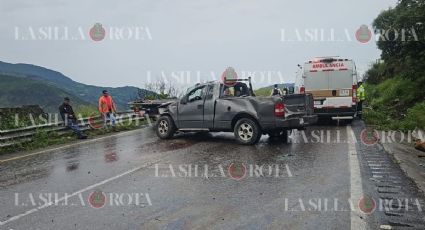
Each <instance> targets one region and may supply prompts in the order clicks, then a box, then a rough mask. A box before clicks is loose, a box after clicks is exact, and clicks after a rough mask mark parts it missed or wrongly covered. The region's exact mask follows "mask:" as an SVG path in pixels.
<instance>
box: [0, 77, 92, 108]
mask: <svg viewBox="0 0 425 230" xmlns="http://www.w3.org/2000/svg"><path fill="white" fill-rule="evenodd" d="M0 81H1V84H0V107H15V106H21V105H40V106H41V107H42V108H43V110H44V111H45V112H50V113H57V112H58V107H59V105H60V104H61V103H62V101H63V98H64V97H70V98H72V104H73V105H74V106H75V107H78V106H80V105H90V104H89V103H88V102H86V101H83V100H81V99H80V98H78V97H76V96H75V95H73V94H70V93H68V92H66V91H64V90H62V89H59V88H57V87H56V86H54V85H51V84H47V83H46V82H43V81H39V80H35V79H32V78H29V77H26V76H18V75H5V74H0Z"/></svg>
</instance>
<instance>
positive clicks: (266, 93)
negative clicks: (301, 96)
mask: <svg viewBox="0 0 425 230" xmlns="http://www.w3.org/2000/svg"><path fill="white" fill-rule="evenodd" d="M278 86H279V88H280V89H281V90H283V88H288V89H289V88H290V87H294V84H293V83H286V84H278ZM273 88H274V85H271V86H267V87H263V88H259V89H256V90H254V92H255V95H257V96H263V97H267V96H270V94H271V92H272V89H273Z"/></svg>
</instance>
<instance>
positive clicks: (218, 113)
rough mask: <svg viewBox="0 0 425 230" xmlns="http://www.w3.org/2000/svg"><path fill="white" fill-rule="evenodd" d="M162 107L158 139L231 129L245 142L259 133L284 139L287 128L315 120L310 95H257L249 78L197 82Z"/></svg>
mask: <svg viewBox="0 0 425 230" xmlns="http://www.w3.org/2000/svg"><path fill="white" fill-rule="evenodd" d="M247 81H249V87H248V85H247V84H245V83H244V82H247ZM161 107H162V109H160V111H161V112H160V115H159V117H158V119H157V122H156V125H155V130H156V133H157V135H158V137H160V138H161V139H169V138H172V137H173V135H174V134H175V133H176V132H233V133H234V135H235V137H236V139H237V140H238V142H239V143H241V144H245V145H252V144H255V143H257V142H258V141H259V140H260V138H261V135H262V134H268V135H270V137H271V138H280V139H281V140H282V141H284V142H286V141H287V139H288V131H289V130H292V129H304V127H305V126H308V125H311V124H314V123H316V122H317V116H316V115H314V114H313V97H312V95H310V94H292V95H286V96H273V97H256V96H255V95H254V92H253V90H252V85H251V81H250V79H238V80H237V81H235V82H234V83H232V84H231V85H229V84H224V83H222V82H208V83H203V84H197V85H195V86H194V87H191V88H189V89H188V90H187V93H186V94H185V95H184V96H183V97H182V98H181V99H180V100H178V101H174V102H170V103H168V104H165V105H162V106H161Z"/></svg>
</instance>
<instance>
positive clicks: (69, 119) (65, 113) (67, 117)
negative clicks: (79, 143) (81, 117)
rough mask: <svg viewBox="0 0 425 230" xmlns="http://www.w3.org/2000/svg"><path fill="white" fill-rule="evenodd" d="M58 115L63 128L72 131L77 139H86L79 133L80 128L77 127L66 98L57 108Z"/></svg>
mask: <svg viewBox="0 0 425 230" xmlns="http://www.w3.org/2000/svg"><path fill="white" fill-rule="evenodd" d="M59 113H60V115H61V117H62V120H63V122H64V123H65V126H67V127H68V128H70V129H72V131H74V133H75V134H76V135H77V137H78V139H87V136H86V135H85V134H84V133H83V132H82V131H81V129H80V126H78V121H77V117H76V116H75V113H74V110H73V109H72V106H71V104H70V99H69V98H68V97H65V98H64V99H63V103H62V105H60V106H59Z"/></svg>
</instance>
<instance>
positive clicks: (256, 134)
mask: <svg viewBox="0 0 425 230" xmlns="http://www.w3.org/2000/svg"><path fill="white" fill-rule="evenodd" d="M233 132H234V134H235V137H236V139H237V140H238V142H239V143H240V144H243V145H254V144H256V143H258V141H259V140H260V138H261V133H262V132H261V129H260V126H259V125H258V124H257V122H255V121H254V120H252V119H250V118H241V119H239V120H238V121H237V122H236V125H235V128H234V131H233Z"/></svg>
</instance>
